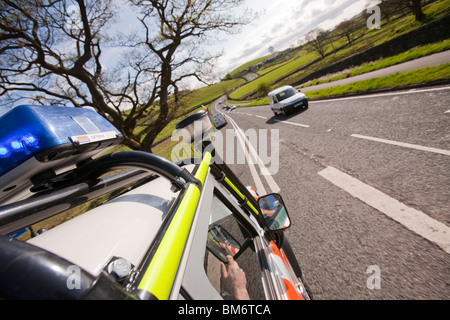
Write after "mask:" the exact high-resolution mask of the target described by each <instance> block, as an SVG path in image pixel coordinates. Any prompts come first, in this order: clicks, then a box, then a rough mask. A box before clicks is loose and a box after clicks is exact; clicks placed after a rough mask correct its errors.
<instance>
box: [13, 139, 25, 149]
mask: <svg viewBox="0 0 450 320" xmlns="http://www.w3.org/2000/svg"><path fill="white" fill-rule="evenodd" d="M11 148H12V151H15V152H20V151H23V144H22V143H21V142H19V141H17V140H14V141H13V142H11Z"/></svg>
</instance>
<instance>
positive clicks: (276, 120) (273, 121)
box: [266, 108, 308, 124]
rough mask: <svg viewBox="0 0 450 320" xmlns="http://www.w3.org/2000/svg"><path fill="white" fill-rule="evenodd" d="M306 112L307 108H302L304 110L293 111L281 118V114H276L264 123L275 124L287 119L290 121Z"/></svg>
mask: <svg viewBox="0 0 450 320" xmlns="http://www.w3.org/2000/svg"><path fill="white" fill-rule="evenodd" d="M306 111H308V108H304V109H300V110H298V111H294V112H292V113H290V114H288V115H287V116H283V115H281V114H277V115H276V116H275V115H274V116H272V117H271V118H269V119H268V120H267V121H266V124H275V123H277V122H279V121H285V120H289V119H291V118H293V117H296V116H298V115H300V114H302V113H304V112H306Z"/></svg>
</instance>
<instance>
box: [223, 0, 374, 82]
mask: <svg viewBox="0 0 450 320" xmlns="http://www.w3.org/2000/svg"><path fill="white" fill-rule="evenodd" d="M366 3H367V1H366V0H356V1H355V0H301V1H292V0H248V1H246V3H245V6H246V7H248V8H251V9H253V10H255V11H261V10H264V12H263V14H262V15H261V17H260V19H259V20H258V21H255V22H253V23H252V24H251V25H249V26H246V27H244V28H242V31H241V32H240V34H239V35H234V36H231V37H229V38H228V39H227V41H225V42H223V43H222V47H223V48H224V56H223V57H222V58H221V59H220V60H219V65H218V67H217V72H218V74H219V75H220V76H221V77H223V76H224V75H225V74H226V73H227V72H230V71H232V70H233V69H234V68H236V67H238V66H239V65H242V64H243V63H245V62H248V61H250V60H252V59H256V58H259V57H261V56H264V55H267V54H268V53H269V52H268V48H269V47H270V46H273V47H274V48H276V50H284V49H287V48H289V47H290V46H291V45H293V44H295V45H297V42H298V41H299V40H300V39H301V38H302V37H303V36H304V35H305V34H306V33H307V32H309V31H310V30H312V29H315V28H317V27H321V28H323V29H329V28H332V27H334V26H335V25H336V24H338V23H339V22H341V21H343V20H344V19H348V18H351V17H353V16H354V15H356V14H357V13H359V12H361V11H362V10H363V9H364V7H365V5H366ZM219 47H220V45H219Z"/></svg>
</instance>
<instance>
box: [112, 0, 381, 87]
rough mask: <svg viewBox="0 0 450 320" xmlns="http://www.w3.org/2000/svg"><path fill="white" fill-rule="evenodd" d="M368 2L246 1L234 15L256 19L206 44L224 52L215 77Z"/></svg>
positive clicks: (130, 16)
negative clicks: (253, 15) (251, 13)
mask: <svg viewBox="0 0 450 320" xmlns="http://www.w3.org/2000/svg"><path fill="white" fill-rule="evenodd" d="M122 1H123V0H122ZM372 1H374V0H372ZM369 2H371V1H370V0H245V1H244V3H243V4H242V5H241V6H240V7H239V8H238V9H237V10H236V14H237V15H239V14H242V13H243V12H244V10H245V9H246V8H248V9H251V10H253V11H254V12H257V13H258V15H259V18H258V19H256V20H254V21H252V22H251V23H250V24H248V25H246V26H243V27H241V29H240V32H239V33H237V34H226V33H220V34H215V36H216V37H217V39H216V40H215V41H214V43H213V44H211V43H209V44H208V50H209V51H210V52H220V51H222V52H223V55H222V56H221V58H219V60H218V61H217V63H216V65H215V70H214V77H215V78H216V80H217V81H219V80H220V79H222V78H224V77H225V76H226V74H227V73H229V72H230V71H232V70H233V69H235V68H237V67H239V66H240V65H242V64H244V63H246V62H249V61H251V60H254V59H257V58H260V57H263V56H266V55H268V54H269V50H268V49H269V47H273V48H274V50H275V51H282V50H285V49H287V48H289V47H291V46H298V45H299V41H300V40H301V39H302V37H304V36H305V35H306V34H307V33H308V32H309V31H311V30H314V29H316V28H322V29H324V30H327V29H331V28H333V27H334V26H336V25H337V24H339V23H340V22H342V21H344V20H346V19H350V18H352V17H353V16H355V15H356V14H358V13H360V12H361V11H363V10H364V9H365V8H366V7H367V5H368V3H369ZM118 3H120V2H118ZM119 6H120V5H119ZM120 10H121V11H122V19H121V20H122V21H119V23H118V24H117V27H118V28H122V29H133V28H134V27H135V26H136V24H139V23H138V22H137V20H136V13H135V12H132V11H130V10H129V8H127V7H126V6H121V8H120ZM116 50H117V49H116ZM116 50H114V49H111V50H106V51H105V52H104V53H103V56H104V58H105V59H106V61H110V62H112V60H115V59H114V58H115V57H118V56H119V55H118V54H117V53H118V52H120V51H116ZM195 82H196V81H195ZM199 85H200V84H199V83H191V84H190V85H189V87H191V88H192V89H194V88H195V87H198V86H199Z"/></svg>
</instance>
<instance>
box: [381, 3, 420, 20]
mask: <svg viewBox="0 0 450 320" xmlns="http://www.w3.org/2000/svg"><path fill="white" fill-rule="evenodd" d="M422 3H423V1H422V0H381V2H380V3H379V4H378V6H379V7H380V9H381V13H382V15H383V18H385V19H386V20H387V22H389V20H390V18H391V16H393V15H394V14H396V13H397V12H400V11H403V10H404V9H407V10H409V11H411V12H412V14H414V17H415V20H416V21H420V22H423V21H425V19H426V15H425V13H424V12H423V11H422Z"/></svg>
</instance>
